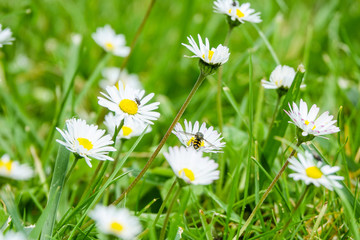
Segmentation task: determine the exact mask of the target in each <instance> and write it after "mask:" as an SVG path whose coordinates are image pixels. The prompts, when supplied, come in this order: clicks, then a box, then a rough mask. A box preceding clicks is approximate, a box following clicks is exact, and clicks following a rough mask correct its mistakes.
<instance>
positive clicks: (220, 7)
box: [214, 0, 262, 25]
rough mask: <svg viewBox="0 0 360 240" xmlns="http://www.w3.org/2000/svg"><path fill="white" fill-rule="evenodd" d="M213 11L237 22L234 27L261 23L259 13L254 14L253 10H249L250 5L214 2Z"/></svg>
mask: <svg viewBox="0 0 360 240" xmlns="http://www.w3.org/2000/svg"><path fill="white" fill-rule="evenodd" d="M214 11H215V12H217V13H222V14H225V15H227V16H229V18H230V19H231V21H233V22H235V21H237V23H235V24H234V25H238V24H240V23H245V22H253V23H260V22H262V20H261V18H260V13H259V12H257V13H255V10H254V9H252V8H250V3H243V4H241V5H240V4H239V2H238V1H237V0H216V1H215V2H214Z"/></svg>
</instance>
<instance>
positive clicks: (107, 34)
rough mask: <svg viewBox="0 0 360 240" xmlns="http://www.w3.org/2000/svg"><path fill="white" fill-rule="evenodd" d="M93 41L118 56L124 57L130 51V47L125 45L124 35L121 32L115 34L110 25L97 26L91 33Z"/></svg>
mask: <svg viewBox="0 0 360 240" xmlns="http://www.w3.org/2000/svg"><path fill="white" fill-rule="evenodd" d="M91 37H92V38H93V39H94V40H95V42H96V43H97V44H98V45H99V46H100V47H102V48H103V49H104V50H105V51H107V52H111V53H112V54H114V55H116V56H119V57H126V56H127V55H129V53H130V48H129V47H127V46H125V43H126V41H125V37H124V35H122V34H116V33H115V31H114V30H113V29H112V28H111V27H110V25H105V26H104V27H99V28H97V29H96V32H95V33H93V34H91Z"/></svg>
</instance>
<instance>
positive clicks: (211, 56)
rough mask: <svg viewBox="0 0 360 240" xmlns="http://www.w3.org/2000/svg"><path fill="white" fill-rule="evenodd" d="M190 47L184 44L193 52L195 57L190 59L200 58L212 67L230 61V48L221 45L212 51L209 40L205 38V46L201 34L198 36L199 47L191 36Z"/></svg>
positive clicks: (189, 38) (189, 39)
mask: <svg viewBox="0 0 360 240" xmlns="http://www.w3.org/2000/svg"><path fill="white" fill-rule="evenodd" d="M187 39H188V41H189V43H190V45H187V44H184V43H182V45H183V46H185V47H186V48H187V49H189V50H190V51H191V52H193V53H194V54H195V55H193V56H190V57H192V58H193V57H198V58H200V59H201V60H202V61H204V62H205V63H207V64H210V65H219V66H220V65H222V64H224V63H226V62H227V61H228V60H229V56H230V53H229V48H227V47H225V46H223V45H221V44H220V45H219V46H217V48H211V49H210V43H209V40H208V39H207V38H205V44H204V43H203V41H202V39H201V36H200V34H198V39H199V46H198V45H197V43H196V42H195V41H194V39H193V37H192V36H190V37H188V38H187Z"/></svg>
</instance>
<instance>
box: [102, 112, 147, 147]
mask: <svg viewBox="0 0 360 240" xmlns="http://www.w3.org/2000/svg"><path fill="white" fill-rule="evenodd" d="M120 123H121V119H120V117H119V116H118V115H114V114H113V113H108V114H107V115H106V116H105V121H104V124H105V126H106V127H107V129H108V131H109V133H110V135H111V136H114V133H115V127H117V126H119V125H120ZM146 127H147V129H146V133H149V132H151V127H150V126H148V124H145V123H143V122H141V121H135V120H133V119H130V118H129V119H126V120H125V122H124V124H123V126H122V127H121V129H120V131H119V134H118V135H117V136H116V139H117V140H119V139H121V138H125V139H130V138H132V137H137V136H140V135H141V133H142V132H143V131H144V129H145V128H146Z"/></svg>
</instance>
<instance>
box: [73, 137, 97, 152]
mask: <svg viewBox="0 0 360 240" xmlns="http://www.w3.org/2000/svg"><path fill="white" fill-rule="evenodd" d="M77 140H78V142H79V144H80V145H81V146H83V147H84V148H86V149H87V150H88V151H89V150H91V149H92V148H93V147H94V145H93V144H92V143H91V142H90V141H89V140H88V139H86V138H78V139H77Z"/></svg>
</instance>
